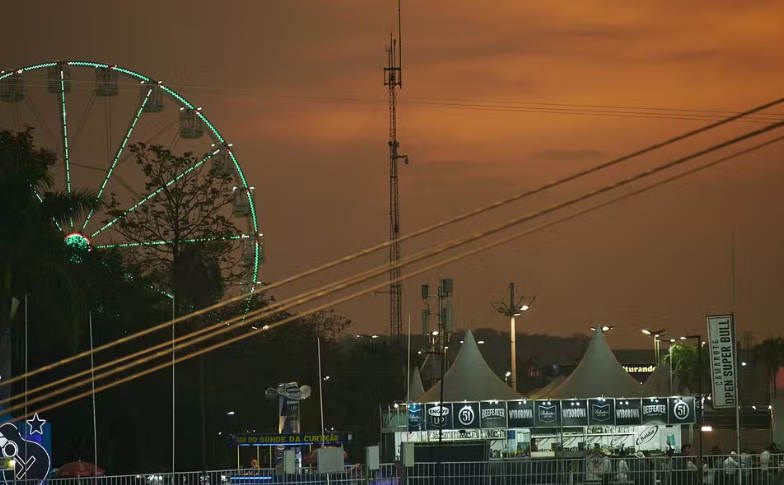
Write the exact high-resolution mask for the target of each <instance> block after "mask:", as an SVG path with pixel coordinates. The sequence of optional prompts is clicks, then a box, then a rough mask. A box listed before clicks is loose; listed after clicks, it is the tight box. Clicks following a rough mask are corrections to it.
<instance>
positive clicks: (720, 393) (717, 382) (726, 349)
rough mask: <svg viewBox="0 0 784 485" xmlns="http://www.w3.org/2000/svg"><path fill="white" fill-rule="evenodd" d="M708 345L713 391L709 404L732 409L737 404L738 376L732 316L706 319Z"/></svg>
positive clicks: (717, 407) (716, 407)
mask: <svg viewBox="0 0 784 485" xmlns="http://www.w3.org/2000/svg"><path fill="white" fill-rule="evenodd" d="M708 345H709V348H708V349H709V352H710V357H711V359H710V362H711V386H712V390H713V401H712V403H711V404H712V405H713V407H714V408H715V409H721V408H734V407H735V406H737V403H738V392H737V384H738V374H737V355H736V349H735V320H734V319H733V317H732V315H719V316H709V317H708Z"/></svg>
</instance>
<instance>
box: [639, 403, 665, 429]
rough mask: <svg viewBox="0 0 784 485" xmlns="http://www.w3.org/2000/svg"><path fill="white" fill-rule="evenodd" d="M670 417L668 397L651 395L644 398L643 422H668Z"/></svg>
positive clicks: (657, 423)
mask: <svg viewBox="0 0 784 485" xmlns="http://www.w3.org/2000/svg"><path fill="white" fill-rule="evenodd" d="M668 418H669V410H668V408H667V400H666V399H664V398H662V399H659V398H658V397H651V398H647V399H643V400H642V424H656V425H659V424H667V423H668Z"/></svg>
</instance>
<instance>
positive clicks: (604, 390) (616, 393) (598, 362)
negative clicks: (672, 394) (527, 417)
mask: <svg viewBox="0 0 784 485" xmlns="http://www.w3.org/2000/svg"><path fill="white" fill-rule="evenodd" d="M649 395H650V393H649V392H648V391H646V390H645V388H644V387H643V386H642V384H640V383H639V382H637V381H636V380H634V377H632V376H630V375H629V373H628V372H626V371H625V370H623V367H622V366H621V364H619V363H618V359H616V358H615V355H614V354H613V353H612V350H610V347H609V345H607V340H606V339H605V338H604V332H602V329H601V327H598V326H597V328H596V333H595V334H594V336H593V339H592V340H591V344H590V345H589V346H588V350H587V351H586V352H585V355H584V356H583V359H582V360H581V361H580V364H579V365H578V366H577V368H576V369H575V370H574V372H572V374H571V375H570V376H569V377H568V378H566V380H565V381H564V382H563V384H561V385H560V386H558V388H557V389H555V390H554V391H552V392H550V393H549V396H547V397H550V398H553V399H569V398H589V397H599V396H604V397H645V396H649Z"/></svg>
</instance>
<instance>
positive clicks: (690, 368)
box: [663, 344, 710, 392]
mask: <svg viewBox="0 0 784 485" xmlns="http://www.w3.org/2000/svg"><path fill="white" fill-rule="evenodd" d="M704 350H705V349H703V352H702V362H699V361H698V355H699V352H698V349H697V347H695V346H692V345H681V344H673V346H672V348H671V349H670V351H669V352H668V353H667V355H665V356H664V359H663V362H664V363H666V364H669V359H672V375H673V379H675V378H678V379H677V380H679V381H680V386H679V387H681V389H679V391H683V390H689V391H691V392H694V391H696V390H697V389H699V380H700V378H701V379H702V385H703V386H702V388H703V390H705V389H707V388H708V387H707V386H708V383H709V382H710V367H709V365H708V355H707V352H705V351H704ZM683 388H685V389H683Z"/></svg>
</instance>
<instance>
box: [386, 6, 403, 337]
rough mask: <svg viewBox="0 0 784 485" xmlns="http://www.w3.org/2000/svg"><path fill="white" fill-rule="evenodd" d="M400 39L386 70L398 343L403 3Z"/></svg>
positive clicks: (392, 330) (392, 305)
mask: <svg viewBox="0 0 784 485" xmlns="http://www.w3.org/2000/svg"><path fill="white" fill-rule="evenodd" d="M397 17H398V38H397V39H395V38H394V36H393V35H390V38H389V46H387V49H386V51H387V67H385V68H384V86H387V88H388V89H389V240H390V242H391V243H392V244H390V246H389V335H390V337H392V338H393V339H394V340H395V341H396V342H397V343H399V341H400V338H401V337H402V335H403V287H402V281H401V270H400V268H399V267H397V264H398V262H399V261H400V241H399V239H400V198H399V191H398V173H397V172H398V170H397V169H398V160H400V159H403V160H404V162H405V163H406V164H408V157H407V156H406V155H400V154H398V148H399V147H400V143H399V142H398V141H397V90H398V88H402V87H403V72H402V67H401V66H402V64H401V62H402V59H403V49H402V41H401V26H402V22H401V16H400V0H398V4H397Z"/></svg>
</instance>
